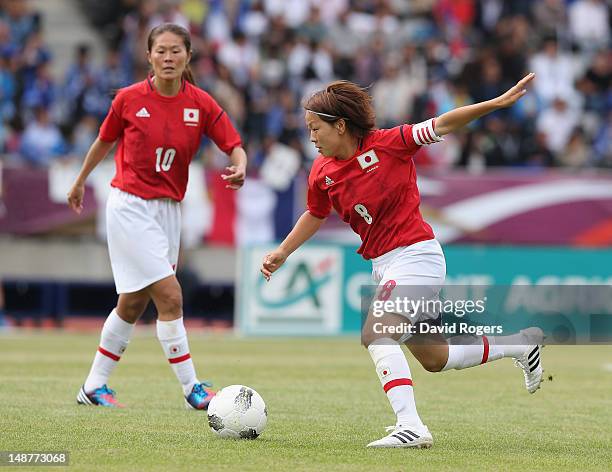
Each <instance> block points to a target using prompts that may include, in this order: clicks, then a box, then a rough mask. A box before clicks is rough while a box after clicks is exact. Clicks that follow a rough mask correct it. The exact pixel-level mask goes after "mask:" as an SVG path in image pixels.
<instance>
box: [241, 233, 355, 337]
mask: <svg viewBox="0 0 612 472" xmlns="http://www.w3.org/2000/svg"><path fill="white" fill-rule="evenodd" d="M272 249H273V247H272V246H270V247H261V246H259V247H253V248H244V249H242V250H241V253H240V257H239V270H238V280H237V281H236V282H237V283H236V288H237V301H238V303H236V310H237V313H236V320H237V321H238V329H239V330H240V332H241V333H243V334H255V335H308V336H312V335H334V334H339V333H340V331H341V327H342V297H341V293H342V279H343V252H342V249H341V248H338V247H333V246H317V245H313V246H305V247H302V248H300V250H299V251H296V252H295V253H294V254H292V255H291V257H290V258H289V259H288V260H287V261H286V262H285V264H284V265H283V266H282V267H281V268H280V269H279V270H278V271H277V272H276V273H274V275H273V276H272V279H271V280H270V282H266V281H265V279H264V278H263V276H262V275H261V273H260V272H259V268H260V267H261V262H262V261H263V258H264V256H265V255H266V254H267V253H268V252H270V251H271V250H272Z"/></svg>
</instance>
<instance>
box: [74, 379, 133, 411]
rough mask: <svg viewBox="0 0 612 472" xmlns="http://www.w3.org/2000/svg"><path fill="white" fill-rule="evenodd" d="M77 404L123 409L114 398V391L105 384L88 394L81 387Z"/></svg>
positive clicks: (83, 387)
mask: <svg viewBox="0 0 612 472" xmlns="http://www.w3.org/2000/svg"><path fill="white" fill-rule="evenodd" d="M77 403H78V404H79V405H93V406H106V407H111V408H124V407H125V405H123V404H121V403H119V402H118V401H117V399H116V398H115V391H114V390H111V389H110V388H108V386H107V385H106V384H105V385H102V386H101V387H100V388H96V389H95V390H94V391H93V392H90V393H87V392H85V386H84V385H83V386H82V387H81V389H80V390H79V394H78V395H77Z"/></svg>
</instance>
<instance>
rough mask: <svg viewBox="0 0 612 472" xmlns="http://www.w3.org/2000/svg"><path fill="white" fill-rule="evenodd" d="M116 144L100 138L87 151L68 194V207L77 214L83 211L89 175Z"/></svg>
mask: <svg viewBox="0 0 612 472" xmlns="http://www.w3.org/2000/svg"><path fill="white" fill-rule="evenodd" d="M114 144H115V143H114V142H107V141H102V140H101V139H100V138H96V140H95V141H94V143H93V144H92V145H91V147H90V148H89V151H87V155H86V156H85V160H84V161H83V165H82V166H81V171H80V172H79V175H78V176H77V178H76V180H75V181H74V183H73V184H72V188H71V189H70V191H69V192H68V206H69V207H70V208H72V209H73V210H74V211H75V212H76V213H81V211H82V210H83V195H84V194H85V181H86V180H87V177H89V174H91V172H92V171H93V170H94V169H95V168H96V166H97V165H98V164H99V163H100V161H102V159H104V158H105V157H106V155H107V154H108V151H110V150H111V148H112V147H113V145H114Z"/></svg>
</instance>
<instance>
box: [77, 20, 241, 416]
mask: <svg viewBox="0 0 612 472" xmlns="http://www.w3.org/2000/svg"><path fill="white" fill-rule="evenodd" d="M147 58H148V61H149V63H150V64H151V67H152V71H153V72H152V75H151V76H150V77H147V79H146V80H144V81H142V82H138V83H136V84H134V85H132V86H129V87H126V88H124V89H121V90H119V92H118V93H117V95H116V97H115V99H114V100H113V103H112V105H111V108H110V110H109V112H108V115H107V117H106V119H105V120H104V123H102V126H101V128H100V133H99V136H98V138H97V139H96V141H95V142H94V143H93V145H92V146H91V148H90V149H89V152H88V153H87V156H86V157H85V161H84V163H83V166H82V168H81V171H80V173H79V175H78V177H77V179H76V181H75V182H74V185H73V186H72V188H71V189H70V192H69V193H68V204H69V205H70V207H71V208H72V209H73V210H74V211H76V212H77V213H80V212H81V209H82V204H83V194H84V185H85V180H86V179H87V177H88V176H89V174H90V173H91V171H92V170H93V169H94V168H95V167H96V165H98V163H99V162H100V161H102V159H104V157H105V156H106V154H107V153H108V152H109V150H110V149H111V148H112V147H113V144H114V143H115V142H117V143H118V144H117V150H116V153H115V163H116V174H115V177H114V179H113V180H112V182H111V186H112V187H113V188H112V189H111V194H110V197H109V199H108V202H107V207H106V217H107V232H108V249H109V254H110V260H111V266H112V270H113V277H114V280H115V285H116V288H117V293H118V294H119V300H118V302H117V306H116V307H115V308H114V309H113V310H112V312H111V313H110V315H109V316H108V318H107V319H106V322H105V323H104V327H103V328H102V334H101V338H100V346H99V347H98V351H97V352H96V355H95V359H94V361H93V365H92V367H91V371H90V372H89V376H88V377H87V379H86V380H85V383H84V384H83V386H82V387H81V389H80V391H79V393H78V396H77V402H78V403H80V404H85V405H102V406H111V407H112V406H121V405H120V404H119V403H118V402H117V400H116V399H115V394H114V392H113V391H112V390H110V389H109V388H108V386H107V382H108V378H109V376H110V374H111V373H112V371H113V369H114V368H115V367H116V365H117V362H118V361H119V359H120V357H121V355H122V354H123V352H124V351H125V349H126V348H127V345H128V343H129V340H130V337H131V335H132V332H133V330H134V325H135V323H136V321H137V320H138V318H139V317H140V316H141V315H142V313H143V312H144V310H145V308H146V306H147V304H148V303H149V301H150V300H153V303H155V307H156V308H157V315H158V320H157V337H158V338H159V341H160V343H161V345H162V348H163V350H164V353H165V355H166V357H167V358H168V361H169V362H170V365H171V367H172V369H173V370H174V373H175V374H176V376H177V378H178V380H179V382H180V383H181V385H182V387H183V392H184V396H185V402H186V405H187V406H188V407H189V408H195V409H200V410H201V409H206V408H207V407H208V404H209V402H210V400H211V398H212V397H213V396H214V392H213V391H212V390H210V389H209V388H208V387H210V386H211V385H210V384H209V383H206V382H200V381H199V380H198V378H197V377H196V374H195V369H194V366H193V361H192V360H191V355H190V353H189V344H188V342H187V334H186V332H185V327H184V325H183V310H182V303H183V301H182V293H181V287H180V285H179V283H178V281H177V279H176V276H175V270H176V264H177V259H178V252H179V243H180V224H181V223H180V221H181V214H180V201H181V200H182V199H183V197H184V195H185V190H186V187H187V178H188V170H189V163H190V162H191V159H192V157H193V156H194V154H195V153H196V151H197V150H198V148H199V145H200V140H201V138H202V135H206V136H208V137H209V138H211V139H212V140H213V141H214V142H215V144H217V146H218V147H219V148H220V149H221V150H223V151H224V152H225V153H227V154H228V155H229V159H230V161H231V166H229V167H227V171H228V173H227V174H226V175H223V176H222V177H223V179H225V181H226V182H227V187H229V188H231V189H234V190H236V189H239V188H240V187H241V186H242V185H243V183H244V178H245V168H246V161H247V158H246V153H245V151H244V149H243V148H242V145H241V141H240V136H239V135H238V133H237V132H236V130H235V128H234V127H233V126H232V124H231V122H230V119H229V118H228V116H227V114H226V113H225V112H224V111H223V110H222V109H221V107H219V105H218V104H217V102H215V100H214V99H213V98H212V97H211V96H210V95H208V94H207V93H206V92H204V91H203V90H201V89H199V88H198V87H196V86H195V85H194V80H193V77H192V75H191V70H190V69H189V60H190V59H191V38H190V36H189V33H188V32H187V31H186V30H185V29H184V28H182V27H180V26H178V25H174V24H163V25H160V26H157V27H156V28H154V29H153V30H152V31H151V33H150V34H149V38H148V53H147Z"/></svg>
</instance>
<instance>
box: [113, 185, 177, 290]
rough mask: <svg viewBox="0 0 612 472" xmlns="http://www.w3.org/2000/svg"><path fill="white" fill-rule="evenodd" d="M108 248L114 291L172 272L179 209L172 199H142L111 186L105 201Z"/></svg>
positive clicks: (139, 286) (140, 286) (133, 287)
mask: <svg viewBox="0 0 612 472" xmlns="http://www.w3.org/2000/svg"><path fill="white" fill-rule="evenodd" d="M106 231H107V235H108V252H109V255H110V262H111V267H112V270H113V277H114V279H115V287H116V289H117V293H132V292H137V291H138V290H141V289H143V288H145V287H147V286H149V285H151V284H152V283H154V282H157V281H159V280H162V279H164V278H166V277H168V276H170V275H173V274H174V273H175V270H176V264H177V262H178V253H179V246H180V237H181V209H180V204H179V203H178V202H175V201H174V200H171V199H168V198H163V199H154V200H145V199H142V198H140V197H137V196H136V195H132V194H130V193H127V192H123V191H121V190H119V189H117V188H113V189H112V190H111V192H110V195H109V197H108V201H107V203H106Z"/></svg>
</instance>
